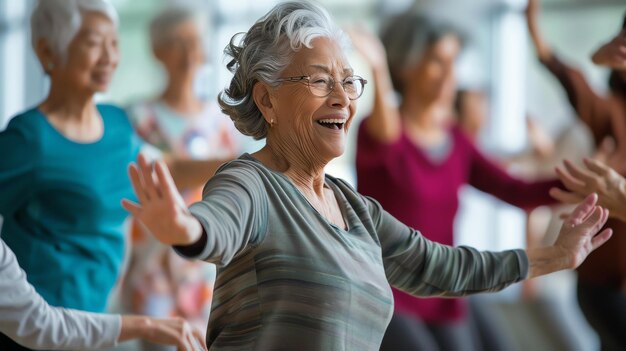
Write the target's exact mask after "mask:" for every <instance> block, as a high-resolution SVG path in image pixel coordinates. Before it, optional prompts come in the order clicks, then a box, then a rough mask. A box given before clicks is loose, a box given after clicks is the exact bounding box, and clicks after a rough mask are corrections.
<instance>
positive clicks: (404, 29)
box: [380, 11, 464, 93]
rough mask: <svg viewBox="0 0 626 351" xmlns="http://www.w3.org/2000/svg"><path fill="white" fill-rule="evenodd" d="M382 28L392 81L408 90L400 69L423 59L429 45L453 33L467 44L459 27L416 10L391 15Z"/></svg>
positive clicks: (397, 86)
mask: <svg viewBox="0 0 626 351" xmlns="http://www.w3.org/2000/svg"><path fill="white" fill-rule="evenodd" d="M385 23H386V24H385V25H384V26H383V29H382V31H381V35H380V38H381V41H382V43H383V45H384V47H385V51H386V53H387V64H388V66H389V71H390V73H391V83H392V84H393V87H394V89H395V90H396V91H398V92H400V93H402V91H403V90H404V87H403V84H402V77H400V76H399V73H400V72H401V71H402V70H403V69H404V68H406V67H408V66H410V65H412V64H414V63H416V62H417V61H419V60H420V59H421V57H422V55H423V54H424V52H425V51H426V50H428V48H430V47H431V46H432V45H433V44H435V43H437V42H438V41H439V40H441V39H442V38H443V37H445V36H447V35H449V34H452V35H454V36H455V37H456V38H458V40H459V42H460V43H461V45H463V42H464V38H463V36H462V34H461V33H460V31H459V30H457V29H456V28H455V27H453V26H451V25H449V24H448V23H444V22H440V21H437V20H434V19H432V18H429V17H425V16H423V15H421V14H418V13H414V12H411V11H409V12H405V13H402V14H398V15H395V16H392V17H390V18H388V19H387V20H386V21H385Z"/></svg>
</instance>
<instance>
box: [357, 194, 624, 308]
mask: <svg viewBox="0 0 626 351" xmlns="http://www.w3.org/2000/svg"><path fill="white" fill-rule="evenodd" d="M596 202H597V196H596V195H590V196H588V197H587V198H586V199H585V200H584V202H583V203H582V204H580V205H579V206H578V207H577V208H576V210H574V212H573V213H572V215H571V216H570V218H569V219H568V220H567V221H566V222H565V224H564V225H563V227H562V229H561V232H560V233H559V237H558V239H557V241H556V242H555V244H554V245H552V246H549V247H545V248H538V249H528V250H527V251H526V252H524V251H523V250H509V251H502V252H489V251H482V252H481V251H478V250H476V249H473V248H470V247H463V246H461V247H450V246H445V245H441V244H438V243H434V242H432V241H429V240H427V239H426V238H424V237H423V236H422V235H421V234H420V233H419V232H417V231H416V230H413V229H411V228H408V227H407V226H405V225H403V224H402V223H400V222H398V221H397V220H396V219H395V218H393V217H392V216H391V215H389V214H388V213H386V212H385V211H384V210H382V208H381V207H380V205H379V204H378V203H376V202H375V201H372V200H370V204H369V207H370V213H371V215H372V219H373V222H374V226H375V227H376V231H377V233H378V237H379V239H380V242H381V250H382V255H383V260H384V261H383V262H384V265H385V272H386V273H387V277H388V279H389V282H390V283H391V284H392V285H393V286H395V287H396V288H399V289H401V290H404V291H406V292H408V293H410V294H413V295H416V296H433V295H439V296H461V295H467V294H473V293H478V292H485V291H497V290H501V289H503V288H505V287H507V286H508V285H510V284H512V283H515V282H518V281H520V280H522V279H526V278H533V277H537V276H540V275H544V274H549V273H552V272H555V271H558V270H563V269H573V268H576V267H578V266H579V265H580V264H581V263H582V262H583V261H584V260H585V258H586V257H587V256H588V255H589V254H590V253H591V252H592V251H593V250H595V249H596V248H597V247H599V246H600V245H602V244H603V243H605V242H606V241H607V240H608V239H609V238H610V236H611V234H612V232H611V230H610V229H606V230H604V231H602V232H601V233H600V234H597V233H598V232H599V231H600V229H601V228H602V226H603V225H604V223H605V222H606V220H607V217H608V211H607V210H604V209H602V208H600V207H598V206H596Z"/></svg>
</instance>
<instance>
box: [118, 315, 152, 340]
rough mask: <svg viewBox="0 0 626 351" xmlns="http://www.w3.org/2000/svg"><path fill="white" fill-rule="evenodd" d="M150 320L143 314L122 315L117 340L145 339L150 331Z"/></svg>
mask: <svg viewBox="0 0 626 351" xmlns="http://www.w3.org/2000/svg"><path fill="white" fill-rule="evenodd" d="M151 324H152V323H151V320H150V318H148V317H145V316H122V320H121V330H120V335H119V338H118V342H124V341H128V340H133V339H146V338H147V336H148V334H149V333H150V325H151Z"/></svg>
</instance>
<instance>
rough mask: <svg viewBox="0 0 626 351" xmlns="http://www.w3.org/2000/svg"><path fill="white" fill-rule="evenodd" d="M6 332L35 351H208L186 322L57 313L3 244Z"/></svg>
mask: <svg viewBox="0 0 626 351" xmlns="http://www.w3.org/2000/svg"><path fill="white" fill-rule="evenodd" d="M0 332H2V333H3V334H5V335H7V336H8V337H9V338H11V339H13V340H14V341H15V342H17V343H19V344H20V345H23V346H25V347H28V348H31V349H54V350H67V349H72V350H75V349H80V350H84V349H97V348H105V347H113V346H115V344H117V343H118V342H123V341H126V340H131V339H137V338H142V339H146V340H149V341H152V342H155V343H160V344H168V345H176V346H177V347H179V350H185V351H192V350H197V346H196V345H201V346H202V347H204V349H205V350H206V344H205V342H204V336H203V335H202V333H201V332H200V331H198V330H196V329H193V328H191V327H190V325H189V324H188V323H187V322H185V321H184V320H182V319H153V318H149V317H143V316H123V317H120V316H119V315H107V314H96V313H88V312H82V311H76V310H70V309H64V308H56V307H51V306H50V305H48V303H46V302H45V301H44V300H43V298H42V297H41V296H40V295H39V294H37V292H36V291H35V289H34V288H33V286H32V285H30V284H29V283H28V281H27V280H26V274H25V273H24V271H23V270H22V269H21V268H20V267H19V265H18V263H17V259H16V258H15V255H14V254H13V252H12V251H11V250H10V249H9V248H8V247H7V246H6V244H5V243H4V241H1V240H0Z"/></svg>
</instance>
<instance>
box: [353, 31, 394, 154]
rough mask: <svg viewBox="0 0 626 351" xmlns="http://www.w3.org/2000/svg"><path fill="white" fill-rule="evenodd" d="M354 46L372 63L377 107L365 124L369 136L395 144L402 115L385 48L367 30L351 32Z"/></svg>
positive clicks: (375, 104) (375, 105)
mask: <svg viewBox="0 0 626 351" xmlns="http://www.w3.org/2000/svg"><path fill="white" fill-rule="evenodd" d="M348 34H349V35H350V38H351V39H352V44H353V45H354V47H355V48H356V49H357V50H358V51H359V52H360V53H361V55H362V56H363V58H365V60H366V61H367V63H369V65H370V67H371V69H372V76H373V79H374V82H373V83H374V84H373V85H374V106H373V109H372V114H371V115H370V117H369V118H368V119H367V120H366V121H365V122H364V123H366V124H365V128H366V129H367V132H368V133H369V134H370V135H371V136H372V137H373V138H375V139H376V140H378V141H380V142H383V143H392V142H394V141H396V140H397V139H398V138H399V137H400V133H401V124H400V112H399V110H398V104H397V102H396V99H395V95H394V94H395V92H394V89H393V85H392V83H391V75H390V72H389V67H388V66H387V57H386V53H385V48H384V47H383V44H382V43H381V42H380V39H378V38H377V37H376V36H375V35H374V34H372V33H370V32H368V31H367V30H366V29H364V28H358V29H357V28H353V29H350V30H349V31H348Z"/></svg>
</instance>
